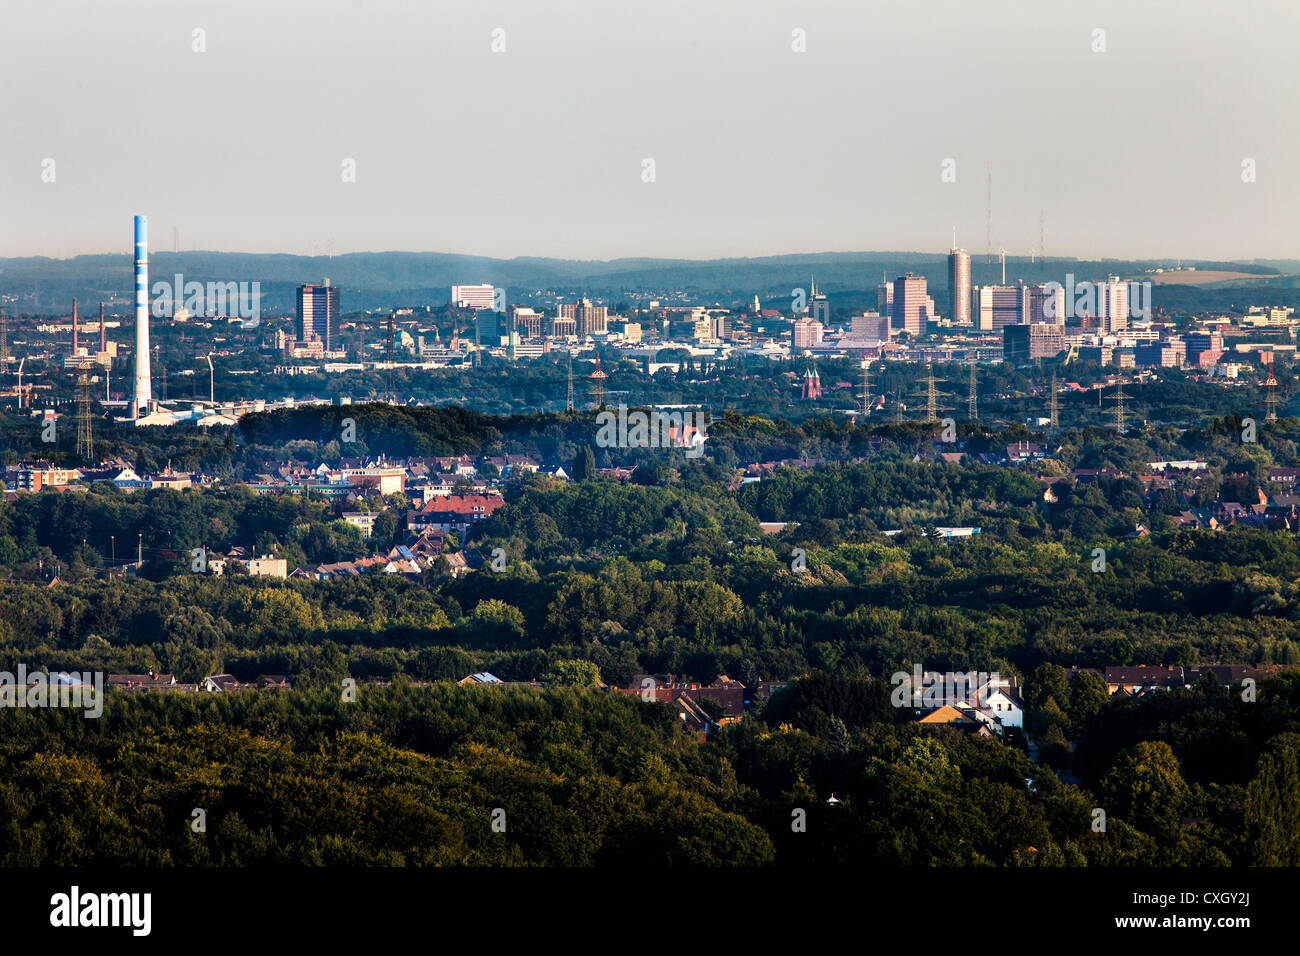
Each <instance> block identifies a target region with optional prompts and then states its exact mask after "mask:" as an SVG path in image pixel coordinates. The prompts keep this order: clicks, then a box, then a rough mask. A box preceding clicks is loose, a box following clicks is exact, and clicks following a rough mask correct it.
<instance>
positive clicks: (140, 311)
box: [132, 216, 153, 418]
mask: <svg viewBox="0 0 1300 956" xmlns="http://www.w3.org/2000/svg"><path fill="white" fill-rule="evenodd" d="M152 398H153V386H152V382H151V380H150V376H149V220H148V218H146V217H145V216H136V217H135V398H134V399H133V400H132V409H133V413H134V414H133V417H134V418H139V417H140V413H141V412H144V414H146V415H148V414H149V402H150V400H151V399H152Z"/></svg>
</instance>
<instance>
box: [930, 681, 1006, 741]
mask: <svg viewBox="0 0 1300 956" xmlns="http://www.w3.org/2000/svg"><path fill="white" fill-rule="evenodd" d="M982 676H983V679H982V680H981V681H977V682H974V683H972V684H964V683H959V684H956V685H955V686H956V687H958V688H959V689H960V691H959V693H957V694H955V695H953V696H952V697H950V698H947V697H945V698H944V699H941V700H940V701H939V702H937V704H936V705H935V706H925V705H924V704H923V705H922V706H921V707H919V708H917V712H918V713H920V717H919V718H918V719H917V723H919V724H924V725H925V726H928V727H929V726H937V727H952V728H955V729H957V730H961V731H963V732H965V733H971V734H975V735H976V736H979V737H1001V736H1003V734H1004V733H1005V732H1006V730H1007V728H1009V727H1016V728H1020V727H1023V726H1024V723H1025V704H1024V701H1022V700H1021V698H1020V688H1019V685H1018V681H1017V679H1016V677H1015V675H1014V674H1013V675H1011V676H1009V677H1000V676H998V675H997V674H988V675H982Z"/></svg>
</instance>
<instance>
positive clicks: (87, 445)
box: [77, 362, 95, 461]
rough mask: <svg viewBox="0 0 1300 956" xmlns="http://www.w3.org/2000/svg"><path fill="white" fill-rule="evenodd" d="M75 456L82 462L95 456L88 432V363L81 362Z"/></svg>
mask: <svg viewBox="0 0 1300 956" xmlns="http://www.w3.org/2000/svg"><path fill="white" fill-rule="evenodd" d="M77 454H78V455H80V456H81V458H82V460H83V461H91V460H92V459H93V458H94V455H95V443H94V440H93V439H92V436H91V431H90V363H89V362H82V363H81V365H80V367H79V368H78V369H77Z"/></svg>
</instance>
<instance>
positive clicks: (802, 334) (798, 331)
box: [790, 315, 825, 349]
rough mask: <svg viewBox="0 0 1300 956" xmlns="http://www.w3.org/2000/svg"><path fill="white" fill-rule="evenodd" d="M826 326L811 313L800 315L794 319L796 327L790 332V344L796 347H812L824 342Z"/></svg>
mask: <svg viewBox="0 0 1300 956" xmlns="http://www.w3.org/2000/svg"><path fill="white" fill-rule="evenodd" d="M824 332H825V327H824V326H823V325H822V324H821V323H820V322H818V321H817V320H816V319H814V318H813V317H812V316H810V315H804V316H800V317H799V318H797V319H795V320H794V329H793V330H792V331H791V333H790V346H791V347H792V348H795V349H810V348H813V347H814V346H817V345H821V344H822V335H823V333H824Z"/></svg>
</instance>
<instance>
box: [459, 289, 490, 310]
mask: <svg viewBox="0 0 1300 956" xmlns="http://www.w3.org/2000/svg"><path fill="white" fill-rule="evenodd" d="M496 291H497V290H496V287H495V286H490V285H454V286H452V287H451V304H452V305H453V306H455V307H456V308H458V309H490V308H492V307H493V306H494V305H495V304H496Z"/></svg>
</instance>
